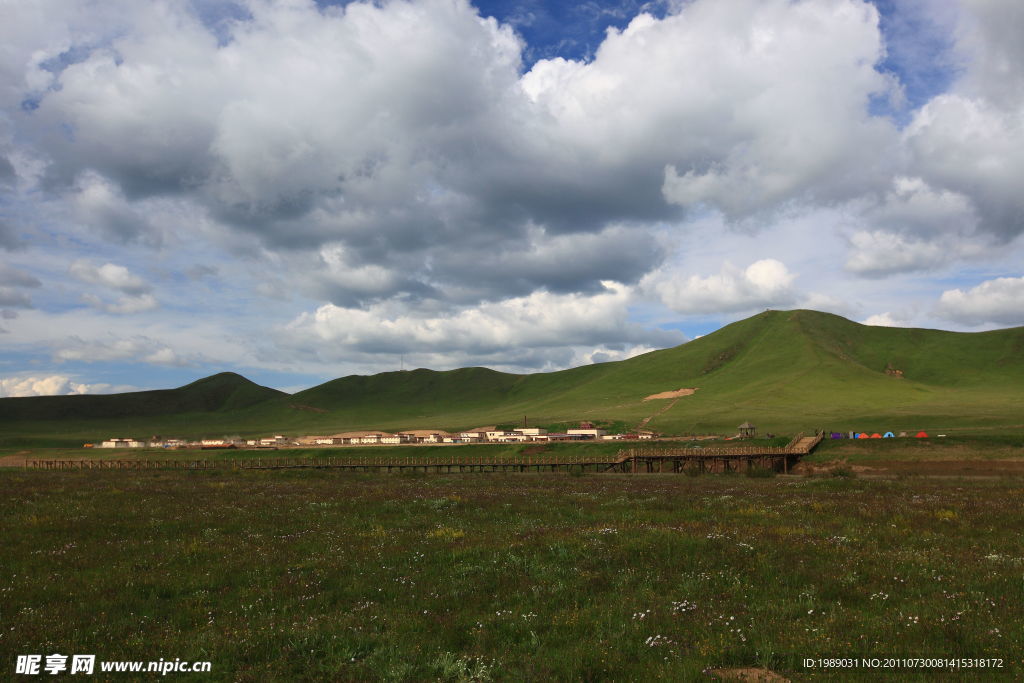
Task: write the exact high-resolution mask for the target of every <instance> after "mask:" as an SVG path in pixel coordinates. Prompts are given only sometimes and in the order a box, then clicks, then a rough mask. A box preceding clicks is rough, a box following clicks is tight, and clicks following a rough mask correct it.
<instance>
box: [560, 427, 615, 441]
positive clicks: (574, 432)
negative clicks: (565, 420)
mask: <svg viewBox="0 0 1024 683" xmlns="http://www.w3.org/2000/svg"><path fill="white" fill-rule="evenodd" d="M565 433H566V434H568V435H569V436H577V437H580V438H583V439H597V438H599V437H602V436H604V435H605V434H607V433H608V432H606V431H605V430H603V429H595V428H589V429H587V428H580V429H567V430H565Z"/></svg>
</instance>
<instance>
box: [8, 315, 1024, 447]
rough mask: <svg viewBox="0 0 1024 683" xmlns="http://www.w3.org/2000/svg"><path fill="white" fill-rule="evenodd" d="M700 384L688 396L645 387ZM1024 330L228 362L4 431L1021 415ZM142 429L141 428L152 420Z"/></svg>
mask: <svg viewBox="0 0 1024 683" xmlns="http://www.w3.org/2000/svg"><path fill="white" fill-rule="evenodd" d="M680 388H695V389H697V391H696V392H695V393H693V394H692V395H689V396H685V397H682V398H679V399H678V400H675V399H660V400H644V399H645V397H647V396H650V395H652V394H656V393H659V392H665V391H671V390H676V389H680ZM1021 415H1024V328H1013V329H1006V330H996V331H991V332H978V333H958V332H945V331H939V330H925V329H908V328H885V327H868V326H864V325H860V324H858V323H854V322H851V321H849V320H846V319H845V318H842V317H839V316H836V315H832V314H828V313H819V312H816V311H806V310H798V311H766V312H764V313H761V314H758V315H755V316H753V317H751V318H747V319H746V320H741V321H739V322H736V323H733V324H731V325H728V326H726V327H723V328H722V329H720V330H718V331H716V332H714V333H712V334H709V335H707V336H705V337H702V338H700V339H697V340H695V341H692V342H689V343H686V344H682V345H680V346H677V347H674V348H670V349H664V350H660V351H653V352H651V353H647V354H644V355H641V356H637V357H635V358H631V359H628V360H625V361H618V362H610V363H601V364H595V365H588V366H583V367H578V368H572V369H569V370H563V371H560V372H550V373H536V374H529V375H513V374H507V373H501V372H496V371H494V370H489V369H486V368H462V369H458V370H451V371H445V372H437V371H433V370H424V369H420V370H412V371H403V372H388V373H381V374H378V375H373V376H358V375H353V376H349V377H343V378H340V379H336V380H332V381H330V382H326V383H324V384H321V385H319V386H316V387H313V388H311V389H307V390H305V391H301V392H298V393H296V394H293V395H290V396H289V395H287V394H283V393H281V392H278V391H275V390H273V389H268V388H266V387H260V386H258V385H255V384H253V383H252V382H249V381H248V380H246V379H245V378H243V377H241V376H239V375H234V374H232V373H221V374H219V375H214V376H213V377H208V378H206V379H203V380H199V381H198V382H194V383H192V384H189V385H187V386H185V387H181V388H179V389H170V390H165V391H150V392H138V393H134V394H120V395H111V396H61V397H39V398H5V399H0V440H2V442H6V443H9V444H10V443H13V442H14V441H17V440H18V439H19V438H39V437H40V436H41V435H43V434H46V435H49V436H50V437H51V438H58V437H60V436H61V435H64V436H66V437H67V438H68V439H70V438H71V436H72V435H74V436H75V437H79V436H80V437H82V438H86V437H90V438H99V437H101V436H108V435H111V434H113V433H115V432H116V433H118V434H121V433H124V434H135V433H138V434H143V433H165V434H166V433H172V432H173V433H175V434H181V435H184V436H198V435H204V434H218V435H219V434H225V433H231V434H265V433H268V432H272V431H285V432H289V431H290V432H303V431H304V432H315V433H330V432H335V431H342V430H345V429H355V428H363V429H402V428H409V429H412V428H422V427H438V428H445V429H454V428H467V427H471V426H477V425H481V424H493V423H499V422H514V421H518V420H520V419H522V417H523V416H529V418H530V420H531V422H533V423H535V424H544V423H557V422H571V421H576V420H582V419H589V420H618V421H624V422H626V423H629V424H639V423H641V422H642V421H643V420H645V419H647V420H649V422H648V423H647V426H648V427H650V428H652V429H656V430H659V431H664V432H669V433H685V432H713V431H719V432H721V431H729V430H732V429H734V428H735V426H736V425H737V424H739V423H740V422H742V421H744V420H751V421H753V422H755V423H756V424H758V425H759V426H761V427H762V429H766V430H770V431H779V432H785V431H793V430H798V429H806V428H814V427H828V428H833V429H844V430H845V429H870V430H872V431H877V430H880V429H915V430H916V429H920V428H926V429H935V428H939V429H948V428H955V427H962V428H988V427H998V428H1008V427H1011V426H1014V425H1016V426H1020V425H1021V423H1022V422H1024V420H1022V419H1021V417H1020V416H1021ZM140 430H141V431H140Z"/></svg>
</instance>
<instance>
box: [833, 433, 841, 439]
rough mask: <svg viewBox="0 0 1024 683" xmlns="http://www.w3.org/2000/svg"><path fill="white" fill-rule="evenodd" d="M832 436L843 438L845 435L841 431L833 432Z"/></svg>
mask: <svg viewBox="0 0 1024 683" xmlns="http://www.w3.org/2000/svg"><path fill="white" fill-rule="evenodd" d="M832 438H833V439H841V438H843V435H842V434H841V433H840V432H832Z"/></svg>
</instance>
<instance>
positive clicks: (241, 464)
mask: <svg viewBox="0 0 1024 683" xmlns="http://www.w3.org/2000/svg"><path fill="white" fill-rule="evenodd" d="M821 439H822V435H821V434H815V435H813V436H805V435H803V434H798V435H797V436H796V437H794V439H793V440H792V441H790V442H789V444H787V445H786V446H782V447H777V446H776V447H773V446H761V447H758V446H740V447H734V448H661V449H656V448H630V449H625V450H621V451H619V452H618V453H617V454H614V455H581V454H562V455H527V456H520V457H507V458H500V457H499V458H493V457H487V456H483V455H457V454H451V455H445V456H438V455H434V456H428V457H424V458H419V457H406V458H386V457H382V456H365V455H354V456H343V457H324V458H287V457H277V458H218V459H215V460H185V459H176V460H157V459H138V460H98V459H78V460H26V461H25V468H26V469H45V470H86V469H88V470H93V469H99V470H126V469H127V470H149V469H186V470H209V469H233V470H248V469H327V468H330V469H350V470H364V471H387V472H391V471H395V470H397V471H403V470H420V471H427V472H429V471H435V472H466V471H469V472H481V471H486V472H509V471H512V472H514V471H519V472H528V471H538V472H539V471H547V470H550V471H558V470H560V469H566V470H568V469H572V468H573V467H580V468H582V469H584V470H585V469H588V468H591V469H594V470H595V471H631V472H639V471H642V470H646V471H648V472H652V471H665V468H664V466H662V465H659V466H658V468H657V469H656V468H655V467H654V466H653V464H652V463H655V462H669V463H675V464H674V465H672V466H671V469H670V471H675V472H678V471H682V470H683V469H685V466H686V465H687V464H692V463H698V464H699V465H698V466H699V467H700V469H701V470H702V471H704V470H706V469H707V467H708V466H710V467H711V468H712V469H714V468H715V467H721V468H723V469H738V467H739V464H738V463H739V462H743V461H745V462H747V464H748V467H749V466H752V465H753V464H754V463H758V464H760V465H762V466H765V465H766V464H767V465H771V466H775V465H777V464H779V463H781V464H782V467H783V469H784V470H785V469H788V465H789V462H790V460H791V459H793V458H799V456H801V455H806V454H807V453H809V452H810V451H811V450H813V448H814V447H815V446H817V445H818V443H820V442H821Z"/></svg>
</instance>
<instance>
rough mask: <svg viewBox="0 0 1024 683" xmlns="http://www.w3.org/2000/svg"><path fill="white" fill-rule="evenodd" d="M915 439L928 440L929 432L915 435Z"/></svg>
mask: <svg viewBox="0 0 1024 683" xmlns="http://www.w3.org/2000/svg"><path fill="white" fill-rule="evenodd" d="M914 437H916V438H918V439H927V438H928V432H918V433H917V434H914Z"/></svg>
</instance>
